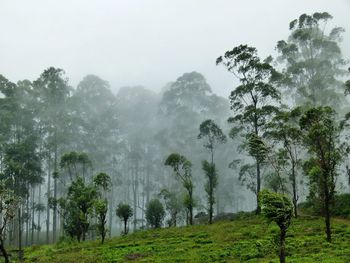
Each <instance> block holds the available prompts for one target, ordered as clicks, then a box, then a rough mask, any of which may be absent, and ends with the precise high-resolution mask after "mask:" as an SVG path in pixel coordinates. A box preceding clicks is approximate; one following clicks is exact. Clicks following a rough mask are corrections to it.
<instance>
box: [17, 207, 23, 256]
mask: <svg viewBox="0 0 350 263" xmlns="http://www.w3.org/2000/svg"><path fill="white" fill-rule="evenodd" d="M21 217H22V213H21V205H20V206H19V207H18V259H19V261H20V262H22V261H23V251H22V219H21Z"/></svg>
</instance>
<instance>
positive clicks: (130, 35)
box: [0, 0, 350, 97]
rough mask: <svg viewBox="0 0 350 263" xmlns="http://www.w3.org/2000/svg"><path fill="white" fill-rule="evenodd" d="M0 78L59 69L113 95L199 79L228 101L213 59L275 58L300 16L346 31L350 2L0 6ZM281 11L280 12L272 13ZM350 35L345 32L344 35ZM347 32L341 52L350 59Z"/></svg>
mask: <svg viewBox="0 0 350 263" xmlns="http://www.w3.org/2000/svg"><path fill="white" fill-rule="evenodd" d="M0 10H1V16H0V32H1V34H2V37H1V41H0V58H1V59H0V72H1V73H2V74H3V75H5V76H7V77H8V78H9V79H10V80H11V81H14V82H16V81H17V80H20V79H34V78H36V76H38V75H39V74H40V73H41V72H42V70H43V69H45V68H47V67H48V66H55V67H59V68H63V69H64V70H65V71H66V73H67V76H68V77H69V79H70V83H71V84H72V85H73V86H76V84H78V82H79V81H80V80H81V79H82V78H83V77H84V76H85V75H87V74H91V73H92V74H96V75H98V76H100V77H101V78H103V79H105V80H107V81H109V82H110V84H111V87H112V89H113V90H115V91H117V90H118V89H119V88H120V87H122V86H130V85H131V86H133V85H143V86H145V87H146V88H148V89H152V90H154V91H159V90H160V89H161V88H162V87H163V86H164V85H165V84H166V83H167V82H169V81H171V80H174V79H176V78H177V77H178V76H180V75H181V74H182V73H184V72H190V71H193V70H196V71H198V72H200V73H202V74H203V75H204V76H205V77H206V78H207V81H208V83H209V84H210V85H211V86H212V89H213V91H214V92H215V93H217V94H219V95H222V96H224V97H227V96H228V93H229V91H230V90H231V88H232V86H233V85H232V84H233V82H232V81H233V78H232V76H230V75H229V74H227V73H226V72H225V70H223V69H222V68H220V67H216V66H215V59H216V57H218V56H219V55H221V54H222V53H223V52H224V51H225V50H228V49H229V48H232V47H233V46H236V45H239V44H241V43H247V44H250V45H253V46H256V47H257V48H258V50H259V52H260V54H261V55H262V56H267V55H269V54H274V47H275V45H276V42H277V41H278V40H280V39H285V38H286V37H287V36H288V33H289V32H288V24H289V22H290V21H291V20H292V19H294V18H297V17H298V16H299V15H300V14H302V13H313V12H316V11H320V12H323V11H327V12H329V13H330V14H332V15H333V16H334V20H333V21H332V25H338V26H343V27H345V28H346V27H347V25H348V24H349V11H350V2H349V1H347V0H334V1H329V0H308V1H304V0H297V1H295V0H284V1H280V0H268V1H259V0H243V1H242V0H235V1H232V0H216V1H212V0H191V1H188V0H176V1H164V0H150V1H145V0H128V1H120V0H117V1H112V0H110V1H107V0H104V1H100V0H87V1H86V0H75V1H67V0H62V1H53V0H49V1H47V0H35V1H20V0H11V1H5V0H2V1H0ZM277 10H278V11H277ZM347 29H348V28H347ZM349 30H350V29H348V31H347V32H346V33H345V34H344V42H343V51H344V54H345V57H347V58H349V57H350V31H349Z"/></svg>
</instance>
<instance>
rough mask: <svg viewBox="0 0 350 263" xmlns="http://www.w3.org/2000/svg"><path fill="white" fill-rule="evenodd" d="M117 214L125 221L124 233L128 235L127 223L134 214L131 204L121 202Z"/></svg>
mask: <svg viewBox="0 0 350 263" xmlns="http://www.w3.org/2000/svg"><path fill="white" fill-rule="evenodd" d="M116 215H117V217H119V218H120V219H121V220H123V222H124V234H125V235H126V234H127V233H128V231H127V228H126V226H127V223H128V220H129V219H130V218H131V217H132V216H133V211H132V208H131V206H130V205H128V204H123V203H119V205H118V207H117V209H116Z"/></svg>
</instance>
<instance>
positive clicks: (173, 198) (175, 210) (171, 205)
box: [159, 189, 184, 227]
mask: <svg viewBox="0 0 350 263" xmlns="http://www.w3.org/2000/svg"><path fill="white" fill-rule="evenodd" d="M159 196H161V197H162V198H163V200H164V202H165V209H166V210H167V211H168V212H169V214H170V220H169V221H168V225H169V226H170V227H171V226H176V224H177V220H178V216H179V214H180V213H181V211H182V210H183V207H184V204H183V200H182V199H181V198H180V197H179V196H178V194H177V193H176V192H175V191H169V190H167V189H162V190H161V192H160V193H159Z"/></svg>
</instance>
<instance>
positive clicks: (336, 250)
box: [25, 217, 350, 263]
mask: <svg viewBox="0 0 350 263" xmlns="http://www.w3.org/2000/svg"><path fill="white" fill-rule="evenodd" d="M332 223H333V225H332V227H333V229H332V230H333V243H331V244H329V243H327V242H326V241H325V235H324V223H323V220H322V219H320V218H303V219H298V220H294V221H293V224H292V225H291V226H290V229H289V231H288V235H287V239H286V252H287V262H303V263H307V262H310V263H311V262H332V263H336V262H350V221H347V220H342V219H334V220H333V222H332ZM278 232H279V230H278V227H277V226H275V225H274V224H270V225H268V224H267V223H266V222H265V221H264V220H263V219H261V218H256V217H253V218H250V219H244V220H243V219H241V220H236V221H232V222H218V223H215V224H213V225H196V226H193V227H181V228H166V229H159V230H148V231H139V232H137V233H134V234H130V235H128V236H124V237H116V238H113V239H110V240H107V241H106V242H105V244H104V245H101V244H100V242H98V241H87V242H84V243H80V244H78V243H73V244H67V243H61V244H56V245H44V246H32V247H29V248H27V249H26V251H25V259H26V262H39V263H40V262H50V263H56V262H57V263H58V262H79V263H82V262H204V263H205V262H278V256H277V247H276V245H275V243H274V240H276V239H275V237H276V235H277V234H278Z"/></svg>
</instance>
